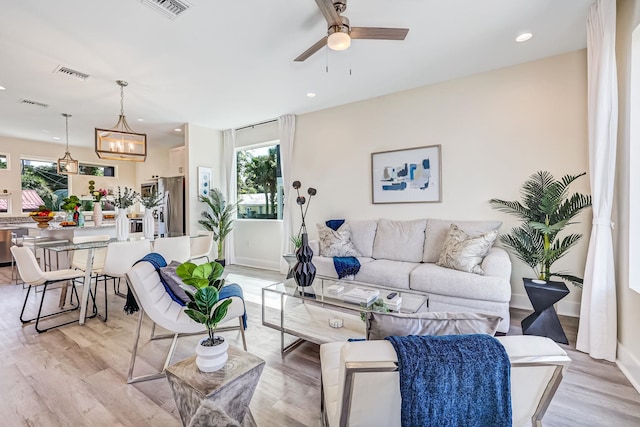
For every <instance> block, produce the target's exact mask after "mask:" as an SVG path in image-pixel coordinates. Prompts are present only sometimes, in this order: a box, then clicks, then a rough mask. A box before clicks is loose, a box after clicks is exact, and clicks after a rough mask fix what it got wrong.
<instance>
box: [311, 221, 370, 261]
mask: <svg viewBox="0 0 640 427" xmlns="http://www.w3.org/2000/svg"><path fill="white" fill-rule="evenodd" d="M317 227H318V237H319V240H320V255H322V256H326V257H334V256H355V257H358V256H360V252H358V251H357V249H356V248H355V246H354V245H353V242H352V241H351V227H349V224H347V223H346V222H345V223H344V224H342V225H341V226H340V227H338V229H337V230H332V229H331V228H329V227H327V226H326V225H325V224H317Z"/></svg>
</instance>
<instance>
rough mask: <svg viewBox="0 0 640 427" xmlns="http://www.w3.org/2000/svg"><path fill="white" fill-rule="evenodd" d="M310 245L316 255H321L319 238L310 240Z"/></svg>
mask: <svg viewBox="0 0 640 427" xmlns="http://www.w3.org/2000/svg"><path fill="white" fill-rule="evenodd" d="M309 247H310V248H311V250H312V251H313V254H314V255H320V241H319V240H309Z"/></svg>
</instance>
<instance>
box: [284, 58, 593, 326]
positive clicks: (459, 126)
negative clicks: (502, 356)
mask: <svg viewBox="0 0 640 427" xmlns="http://www.w3.org/2000/svg"><path fill="white" fill-rule="evenodd" d="M432 144H441V145H442V182H443V184H442V203H414V204H387V205H379V204H378V205H374V204H372V203H371V153H374V152H379V151H386V150H393V149H400V148H411V147H420V146H426V145H432ZM587 146H588V144H587V123H586V51H584V50H582V51H578V52H572V53H568V54H564V55H560V56H555V57H551V58H546V59H542V60H539V61H534V62H530V63H526V64H521V65H517V66H514V67H509V68H504V69H500V70H495V71H491V72H486V73H482V74H477V75H474V76H471V77H466V78H462V79H457V80H453V81H449V82H445V83H442V84H437V85H432V86H425V87H421V88H417V89H413V90H408V91H404V92H399V93H395V94H391V95H388V96H384V97H379V98H375V99H370V100H366V101H362V102H357V103H353V104H349V105H344V106H341V107H336V108H331V109H327V110H323V111H319V112H314V113H309V114H304V115H301V116H298V118H297V122H296V135H295V147H294V155H293V157H294V164H293V174H292V179H298V180H300V181H301V182H302V185H303V188H304V189H305V191H306V188H307V187H308V186H313V187H315V188H316V189H317V190H318V195H317V196H316V197H314V198H313V202H312V205H311V208H310V209H309V216H308V220H307V226H308V229H309V233H310V235H311V237H312V238H313V237H314V236H317V233H316V230H315V227H314V226H313V224H315V223H318V222H323V221H325V220H327V219H331V218H354V219H367V218H381V217H384V218H393V219H415V218H449V219H500V220H502V221H504V225H503V227H502V229H501V232H503V233H504V232H508V230H509V229H510V228H511V227H512V226H515V225H517V221H516V220H514V218H512V217H509V216H507V215H505V214H502V213H500V212H498V211H496V210H493V209H491V207H490V206H489V203H488V200H489V199H491V198H494V197H495V198H501V199H506V200H515V199H519V193H518V191H519V188H520V185H521V184H522V182H523V181H524V180H525V179H526V178H527V177H528V176H529V175H530V174H532V173H533V172H535V171H538V170H548V171H550V172H552V173H553V174H554V175H555V176H556V177H557V178H559V177H561V176H562V175H564V174H567V173H578V172H582V171H586V170H587V168H588V166H587V165H588V155H587ZM286 184H287V185H289V184H288V183H286ZM573 190H575V191H581V192H584V193H589V181H588V179H587V178H586V177H584V178H581V182H580V181H578V182H577V183H576V184H575V186H574V188H573ZM294 221H297V225H296V223H294V230H296V229H297V226H298V225H299V223H300V218H299V214H297V215H295V216H294ZM578 221H580V222H581V224H580V225H577V226H574V228H573V230H572V231H574V232H581V233H583V234H584V235H585V238H584V239H583V241H582V242H581V243H580V244H579V245H578V246H577V247H575V248H574V249H573V250H572V251H571V252H570V253H569V254H568V256H566V257H565V258H564V259H563V260H562V261H561V262H558V264H557V267H558V269H566V270H569V271H571V272H573V273H575V274H577V275H579V276H582V274H583V272H584V264H585V258H586V248H587V243H588V242H587V239H588V236H589V232H590V227H591V225H590V224H591V212H590V210H589V211H588V212H586V213H584V214H582V215H581V216H580V217H579V218H578ZM511 258H512V261H513V266H514V269H513V274H512V280H511V282H512V288H513V300H512V304H513V305H516V306H523V307H530V305H529V300H528V298H527V296H526V293H525V291H524V288H523V285H522V277H531V276H532V272H531V270H530V269H529V268H528V267H526V266H524V265H523V264H522V263H520V262H519V261H518V260H516V259H515V257H513V256H512V257H511ZM580 294H581V292H580V290H578V289H576V288H574V287H572V289H571V294H570V295H569V296H568V297H567V298H565V299H564V300H563V301H562V302H561V303H560V305H559V311H560V312H561V313H566V314H573V315H578V313H579V301H580Z"/></svg>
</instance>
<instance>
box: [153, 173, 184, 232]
mask: <svg viewBox="0 0 640 427" xmlns="http://www.w3.org/2000/svg"><path fill="white" fill-rule="evenodd" d="M158 194H162V195H163V196H164V198H163V201H162V205H161V207H160V213H159V217H158V234H159V235H160V236H164V237H176V236H184V233H185V214H184V177H183V176H173V177H170V178H158Z"/></svg>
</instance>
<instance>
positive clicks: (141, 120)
mask: <svg viewBox="0 0 640 427" xmlns="http://www.w3.org/2000/svg"><path fill="white" fill-rule="evenodd" d="M136 120H137V121H139V122H144V119H136Z"/></svg>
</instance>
